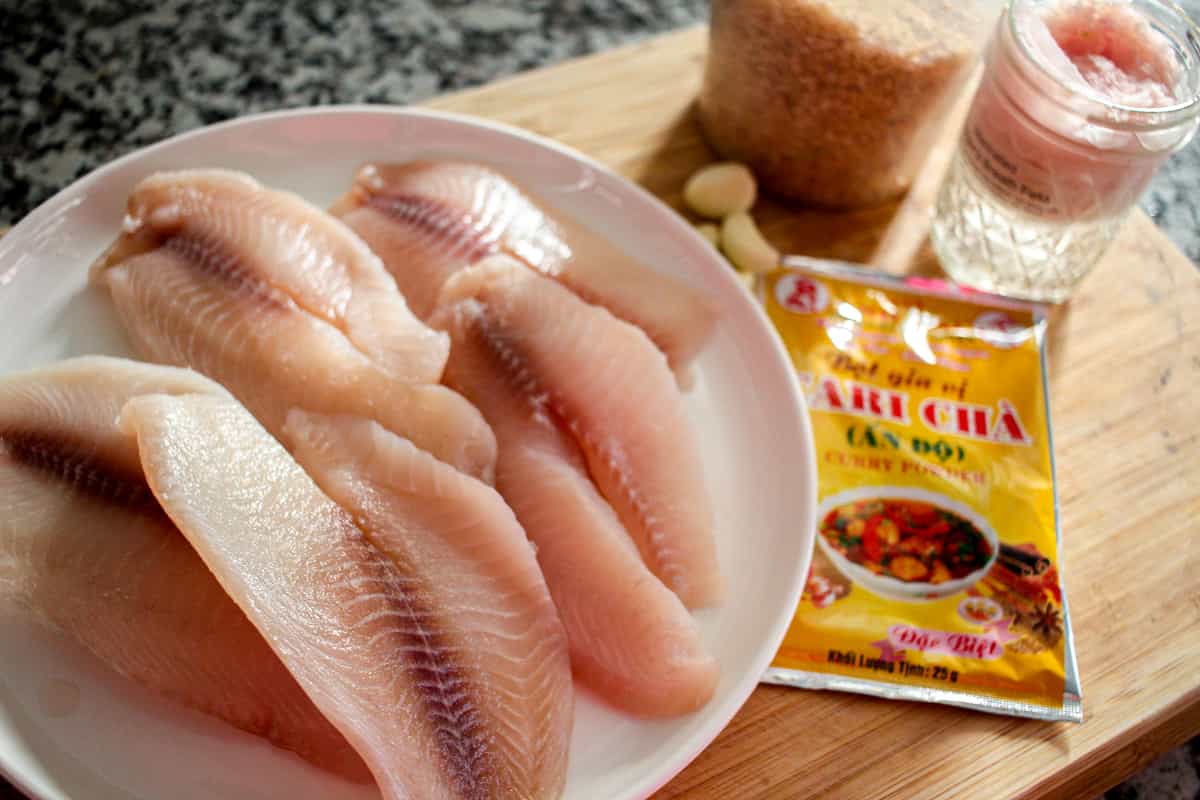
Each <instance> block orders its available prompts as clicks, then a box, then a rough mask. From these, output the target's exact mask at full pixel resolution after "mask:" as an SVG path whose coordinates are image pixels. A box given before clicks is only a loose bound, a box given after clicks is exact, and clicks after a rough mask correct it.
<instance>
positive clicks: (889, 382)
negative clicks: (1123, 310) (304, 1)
mask: <svg viewBox="0 0 1200 800" xmlns="http://www.w3.org/2000/svg"><path fill="white" fill-rule="evenodd" d="M784 263H785V269H783V270H780V271H777V272H775V273H772V274H771V275H768V276H767V277H766V279H765V284H764V285H763V286H762V290H763V300H764V303H765V305H766V309H767V313H768V316H769V317H770V318H771V321H772V322H773V323H774V325H775V327H776V329H777V330H778V332H779V334H780V336H781V337H782V339H783V342H784V344H785V346H786V348H787V350H788V352H789V353H790V355H791V359H792V362H793V364H794V365H795V367H796V370H797V374H798V377H799V379H800V384H801V388H802V389H803V390H804V392H805V395H806V398H807V400H808V405H809V411H810V413H811V416H812V427H813V435H814V442H815V446H816V460H817V472H818V476H819V482H818V501H819V507H818V509H817V536H816V546H815V549H814V552H813V560H812V567H811V569H810V572H809V575H808V581H807V583H806V585H805V588H804V593H803V596H802V598H801V601H800V605H799V607H798V608H797V609H796V614H795V617H794V618H793V620H792V624H791V627H790V628H789V630H788V632H787V636H786V637H785V639H784V641H783V644H782V646H781V648H780V650H779V652H778V654H777V655H776V657H775V659H774V661H773V662H772V665H771V668H770V670H768V672H767V674H766V676H765V677H764V680H765V681H766V682H768V683H780V684H786V685H790V686H800V687H805V688H820V689H837V690H842V691H851V692H861V693H863V694H871V695H876V696H881V697H888V698H897V699H907V700H920V701H926V702H937V703H948V704H952V705H958V706H965V707H968V708H974V709H978V710H982V711H990V712H993V713H1000V714H1012V715H1017V716H1026V717H1034V718H1038V719H1048V720H1072V721H1080V720H1081V719H1082V709H1081V704H1080V690H1079V677H1078V674H1077V671H1076V667H1075V653H1074V644H1073V641H1072V636H1071V628H1070V623H1069V618H1068V614H1067V602H1066V598H1065V597H1064V596H1063V592H1062V586H1061V582H1060V579H1059V552H1058V550H1059V548H1058V543H1059V535H1058V521H1057V502H1056V495H1055V487H1054V463H1053V455H1052V447H1051V441H1050V419H1049V403H1048V401H1047V396H1046V373H1045V356H1044V333H1045V326H1046V322H1045V319H1044V317H1043V316H1042V315H1041V312H1040V310H1039V309H1038V308H1037V307H1035V306H1030V305H1026V304H1021V303H1018V302H1015V301H1009V300H1006V299H1003V298H998V297H994V296H991V295H981V294H975V293H970V294H967V293H965V292H964V291H963V290H961V289H956V288H954V287H951V286H949V285H948V284H945V283H943V282H941V281H930V280H927V279H917V278H897V277H892V276H887V275H881V274H879V273H873V272H867V271H865V270H862V269H858V268H854V267H851V266H849V265H844V264H838V263H834V262H828V261H818V260H815V259H806V258H793V257H789V258H787V259H785V262H784Z"/></svg>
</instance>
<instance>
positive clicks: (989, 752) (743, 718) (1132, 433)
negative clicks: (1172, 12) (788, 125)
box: [429, 29, 1200, 800]
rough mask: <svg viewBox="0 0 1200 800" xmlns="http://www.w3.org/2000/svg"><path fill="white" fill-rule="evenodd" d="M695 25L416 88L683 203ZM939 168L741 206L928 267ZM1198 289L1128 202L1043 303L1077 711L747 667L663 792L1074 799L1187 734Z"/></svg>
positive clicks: (773, 234) (767, 223)
mask: <svg viewBox="0 0 1200 800" xmlns="http://www.w3.org/2000/svg"><path fill="white" fill-rule="evenodd" d="M705 40H706V34H705V31H704V30H703V29H693V30H688V31H684V32H681V33H677V34H671V35H668V36H664V37H661V38H658V39H655V40H652V41H649V42H646V43H644V44H640V45H637V46H634V47H630V48H626V49H622V50H616V51H612V52H608V53H604V54H601V55H597V56H593V57H589V58H585V59H582V60H578V61H574V62H570V63H567V64H564V65H561V66H557V67H553V68H550V69H544V70H539V71H536V72H531V73H526V74H524V75H521V76H519V77H517V78H513V79H511V80H507V81H503V82H501V83H497V84H493V85H491V86H487V87H485V88H482V89H478V90H473V91H469V92H464V93H460V94H455V95H451V96H448V97H443V98H440V99H438V100H435V101H433V102H431V103H429V105H430V106H431V107H434V108H440V109H446V110H451V111H458V112H465V113H471V114H478V115H481V116H484V117H488V118H491V119H494V120H498V121H501V122H506V123H510V124H513V125H517V126H519V127H522V128H525V129H528V130H530V131H533V132H535V133H539V134H542V135H544V136H549V137H551V138H553V139H557V140H558V141H560V142H563V143H564V144H567V145H570V146H572V147H575V148H577V149H579V150H582V151H583V152H584V153H587V154H588V155H591V156H592V157H594V158H596V159H598V160H600V161H602V162H604V163H606V164H608V165H609V166H610V167H612V168H613V169H615V170H616V171H618V172H620V173H621V174H623V175H625V176H626V177H628V178H630V179H632V180H634V181H637V182H638V183H640V184H642V185H643V186H645V187H646V188H647V189H649V190H650V191H652V192H654V193H655V194H657V195H658V196H659V197H661V198H662V199H663V200H665V201H666V202H668V203H670V204H671V205H673V206H674V207H676V208H677V209H678V208H681V207H682V206H681V204H680V192H681V189H682V186H683V183H684V180H685V179H686V178H687V176H688V175H689V174H690V173H691V172H692V171H693V170H695V169H696V168H697V167H699V166H701V165H703V164H705V163H707V162H709V161H710V160H712V158H713V156H712V154H711V153H710V152H709V151H708V149H707V148H706V147H705V145H704V143H703V141H702V140H701V138H700V135H699V132H698V130H697V127H696V123H695V119H694V116H693V113H692V103H693V99H694V97H695V95H696V92H697V89H698V87H699V83H700V76H701V67H702V64H703V60H704V49H705ZM948 141H952V137H951V139H950V140H948ZM944 152H945V151H943V152H942V155H941V156H939V157H934V158H933V159H932V161H933V162H938V161H939V160H941V161H944ZM937 169H938V165H937V163H933V164H932V165H931V167H930V169H929V172H928V174H927V175H926V176H925V177H924V178H923V179H922V180H921V181H919V182H918V186H917V188H916V189H915V190H914V191H913V192H912V193H910V196H909V198H908V199H907V200H906V201H904V202H903V203H901V204H898V205H893V206H888V207H884V208H879V209H874V210H869V211H861V212H855V213H837V212H827V211H813V210H801V209H795V208H785V207H783V206H780V205H777V204H775V203H772V202H769V201H763V202H761V203H760V204H759V206H758V207H757V208H756V209H755V216H756V217H757V218H758V219H759V220H760V223H761V224H762V227H763V228H764V230H765V231H766V232H767V234H768V236H769V238H770V239H771V240H772V241H773V242H774V243H775V244H776V246H777V247H779V248H780V249H782V250H784V251H785V252H792V253H802V254H807V255H815V256H826V257H835V258H841V259H846V260H849V261H858V262H867V263H874V264H875V265H877V266H881V267H882V268H886V269H889V270H894V271H918V270H920V271H929V272H936V271H937V264H936V260H935V259H934V258H933V256H932V253H931V252H930V250H929V248H928V246H927V244H926V243H925V241H924V233H925V230H926V229H927V224H928V212H929V208H930V205H931V202H932V197H933V193H934V192H935V191H936V186H937ZM1198 308H1200V272H1198V271H1197V269H1196V268H1195V266H1194V265H1193V264H1192V263H1191V262H1189V261H1188V260H1187V259H1186V258H1185V257H1184V256H1183V255H1182V254H1181V253H1180V252H1179V251H1178V250H1176V249H1175V248H1174V246H1172V244H1171V243H1170V242H1169V241H1168V240H1167V238H1166V237H1165V236H1164V235H1163V234H1162V233H1161V232H1160V231H1159V230H1158V229H1157V228H1155V226H1154V225H1153V223H1151V222H1150V220H1149V219H1148V218H1147V217H1146V216H1145V215H1144V214H1142V213H1141V212H1140V211H1139V212H1136V213H1135V214H1134V215H1133V216H1132V217H1131V219H1130V220H1129V222H1128V224H1127V225H1126V226H1125V228H1124V230H1123V232H1122V234H1121V236H1120V238H1119V239H1118V241H1117V242H1116V244H1115V245H1114V246H1113V247H1112V249H1111V250H1110V252H1109V253H1108V255H1107V257H1106V258H1105V259H1104V261H1103V263H1101V264H1100V265H1099V266H1098V267H1097V269H1096V272H1095V273H1094V274H1093V275H1092V276H1091V277H1090V278H1089V279H1088V280H1087V282H1086V283H1085V284H1084V286H1083V288H1082V290H1081V291H1080V292H1079V294H1078V296H1077V297H1076V298H1075V299H1074V300H1073V301H1072V302H1071V303H1070V305H1069V306H1068V307H1065V308H1063V309H1060V311H1059V312H1058V313H1056V314H1055V316H1054V318H1053V320H1052V327H1051V344H1050V357H1051V398H1052V405H1053V417H1054V436H1055V454H1056V457H1057V462H1058V479H1059V498H1060V502H1061V510H1062V527H1063V536H1064V541H1065V545H1064V554H1063V562H1064V566H1063V569H1062V572H1063V575H1064V578H1065V581H1066V585H1067V595H1068V599H1069V602H1070V606H1071V612H1072V619H1073V623H1074V626H1075V636H1076V641H1077V643H1078V656H1079V669H1080V673H1081V677H1082V681H1083V697H1084V711H1085V722H1084V723H1083V724H1082V725H1072V724H1048V723H1042V722H1034V721H1029V720H1018V719H1012V718H1007V717H996V716H989V715H986V714H982V713H975V712H969V711H962V710H958V709H953V708H946V707H939V706H933V705H924V704H918V703H903V702H889V701H884V700H875V699H870V698H866V697H860V696H856V695H850V694H839V693H833V692H807V691H803V690H798V689H786V688H779V687H773V686H762V687H760V688H759V689H758V690H757V691H756V692H755V693H754V695H753V696H752V697H751V698H750V701H749V702H748V703H747V704H746V706H745V707H744V708H743V709H742V710H741V712H740V713H739V714H738V715H737V717H736V718H735V719H734V720H733V722H732V723H731V724H730V725H729V727H728V728H727V729H726V730H725V732H724V733H722V734H721V736H720V738H718V739H717V741H716V742H715V743H714V744H712V745H711V746H710V747H709V748H708V749H707V750H706V751H705V752H704V753H702V754H701V755H700V757H699V758H698V759H696V761H695V762H694V763H693V764H692V765H691V766H690V767H688V768H687V769H686V770H684V772H683V773H682V774H680V775H679V776H678V777H677V778H676V779H675V780H674V781H672V782H671V783H670V784H669V785H668V786H667V787H665V788H664V789H663V790H662V791H661V792H660V794H659V795H658V796H659V797H662V798H669V797H684V796H686V797H688V798H720V799H721V800H729V799H731V798H739V799H741V798H768V797H769V798H779V797H861V798H913V797H922V798H927V797H928V798H932V797H945V798H987V799H988V800H992V799H993V798H1000V797H1064V798H1065V797H1083V798H1087V797H1089V796H1093V795H1095V794H1097V793H1099V792H1101V791H1102V790H1103V789H1105V788H1106V787H1108V786H1110V785H1112V784H1114V783H1116V782H1118V781H1119V780H1121V779H1122V778H1124V777H1126V776H1127V775H1129V774H1130V773H1132V772H1134V771H1135V770H1137V769H1139V768H1141V767H1142V766H1144V765H1145V764H1147V763H1148V762H1149V761H1150V760H1152V759H1153V758H1154V757H1155V756H1156V755H1157V754H1159V753H1161V752H1162V751H1164V750H1166V749H1168V748H1170V747H1173V746H1175V745H1177V744H1179V743H1181V742H1183V741H1185V740H1186V739H1187V738H1189V737H1190V736H1193V735H1195V734H1197V733H1200V312H1198V311H1197V309H1198Z"/></svg>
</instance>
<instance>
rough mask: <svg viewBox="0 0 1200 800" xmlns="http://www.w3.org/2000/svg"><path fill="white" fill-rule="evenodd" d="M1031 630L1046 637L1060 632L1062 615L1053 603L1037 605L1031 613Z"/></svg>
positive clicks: (1048, 637)
mask: <svg viewBox="0 0 1200 800" xmlns="http://www.w3.org/2000/svg"><path fill="white" fill-rule="evenodd" d="M1033 632H1034V633H1036V634H1038V635H1039V636H1043V637H1045V638H1047V639H1050V638H1052V637H1056V636H1058V635H1059V634H1060V633H1062V617H1061V616H1060V615H1059V613H1058V609H1057V608H1056V607H1055V606H1054V604H1053V603H1046V604H1045V605H1042V606H1038V609H1037V611H1036V612H1035V613H1034V615H1033Z"/></svg>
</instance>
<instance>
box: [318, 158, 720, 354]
mask: <svg viewBox="0 0 1200 800" xmlns="http://www.w3.org/2000/svg"><path fill="white" fill-rule="evenodd" d="M545 208H547V205H546V204H545V203H544V202H542V201H540V200H537V199H536V198H534V197H533V196H532V195H531V194H529V193H528V192H526V191H524V190H523V189H521V188H520V187H518V186H517V185H516V183H514V182H513V181H511V180H509V179H508V178H507V177H505V176H504V175H502V174H501V173H499V172H497V171H496V170H494V169H491V168H489V167H486V166H483V165H481V164H472V163H466V162H454V161H414V162H411V163H406V164H368V165H366V166H364V167H363V168H362V169H360V170H359V172H358V174H357V176H356V177H355V182H354V186H353V188H351V190H350V191H349V192H348V193H347V194H346V195H345V196H344V197H342V198H341V199H340V200H339V201H338V202H337V203H336V204H335V205H334V206H333V208H332V209H331V211H332V213H333V214H334V215H336V216H338V217H341V218H342V219H343V220H344V221H345V222H346V224H348V225H349V226H350V227H351V228H353V229H354V230H355V231H356V232H357V233H358V234H359V236H361V237H362V238H363V240H364V241H366V243H367V244H368V245H370V247H371V249H373V250H374V251H375V252H376V253H378V254H379V256H380V258H382V259H383V261H384V263H385V264H386V265H387V267H388V269H389V270H391V272H392V274H393V275H394V276H395V278H396V281H397V282H398V284H399V285H400V289H401V291H402V292H404V295H405V297H407V298H408V301H409V303H410V305H411V307H412V309H413V311H414V312H415V313H416V314H417V315H418V316H420V317H421V318H422V319H427V318H428V315H429V314H430V313H431V312H432V311H433V307H434V305H435V304H436V300H437V292H438V291H439V289H440V287H441V284H442V283H443V282H444V281H445V279H446V278H447V277H449V276H450V275H451V274H453V273H454V272H455V271H457V270H458V269H461V268H462V267H464V266H469V265H471V264H473V263H475V262H477V261H479V260H480V259H482V258H484V257H486V256H489V255H494V254H497V253H504V254H507V255H509V256H512V257H514V258H516V259H518V260H519V261H521V262H523V263H524V264H526V265H527V266H529V267H531V268H533V269H534V270H537V271H538V272H541V273H542V274H544V275H548V276H550V277H552V278H554V279H555V280H557V281H559V282H560V283H562V284H563V285H564V286H566V287H568V288H570V289H571V290H572V291H573V292H575V293H576V294H578V295H579V296H580V297H581V298H583V299H584V300H586V301H588V302H590V303H595V304H597V305H600V306H603V307H605V308H607V309H608V310H609V311H611V312H612V313H613V314H615V315H616V316H617V317H619V318H621V319H623V320H626V321H627V322H630V323H632V324H634V325H636V326H638V327H639V328H641V329H642V330H643V331H645V332H646V334H647V335H648V336H649V337H650V339H651V340H652V341H654V343H655V344H656V345H657V346H658V347H659V348H660V349H662V351H663V352H664V353H666V355H667V359H668V361H669V363H670V365H671V368H672V369H674V370H676V371H677V372H682V371H683V370H684V369H685V368H686V367H687V365H688V364H689V363H690V362H691V361H692V359H693V358H694V357H695V356H696V354H697V353H699V352H700V350H701V349H702V348H703V347H704V345H705V344H706V343H707V341H708V339H709V338H710V337H711V335H712V332H713V330H714V328H715V326H716V322H717V318H718V314H717V309H716V306H715V304H714V302H713V300H711V299H710V298H709V297H708V296H707V295H705V294H704V293H703V292H700V291H697V290H696V289H693V288H692V287H690V286H688V285H686V284H684V283H681V282H680V281H677V280H674V279H672V278H668V277H666V276H664V275H662V274H660V273H658V272H655V271H654V270H653V269H651V268H649V267H647V266H645V265H643V264H639V263H637V262H636V261H634V260H633V259H632V258H630V257H629V256H628V255H626V254H625V253H623V252H622V251H620V250H619V249H617V248H616V247H614V246H613V245H612V244H611V243H610V242H608V241H607V240H606V239H605V238H604V237H602V236H600V235H598V234H596V233H595V232H593V231H591V230H590V229H589V228H587V227H585V226H583V225H580V224H579V223H577V222H575V221H574V220H572V219H570V218H569V217H567V216H565V215H560V216H552V215H551V214H549V213H548V212H547V211H545V210H544V209H545Z"/></svg>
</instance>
